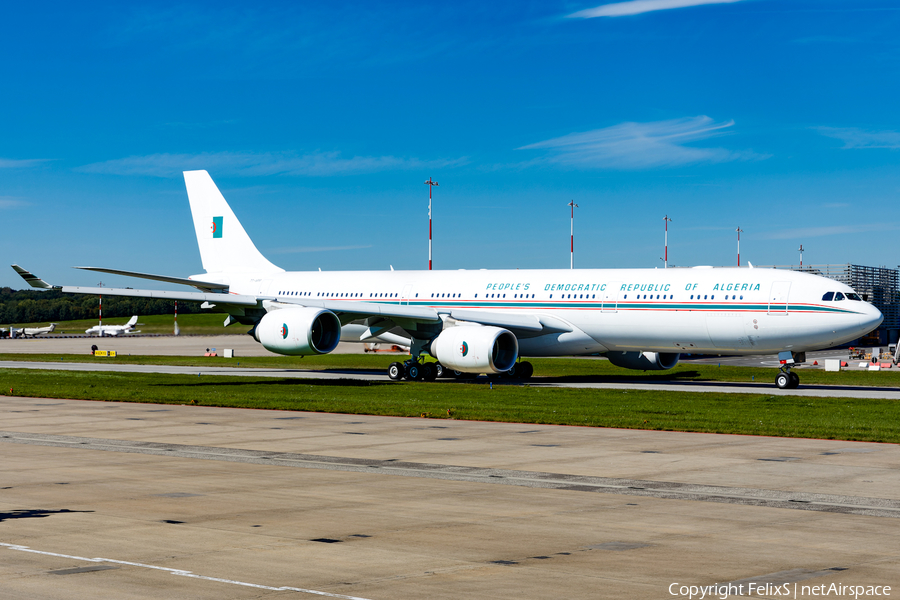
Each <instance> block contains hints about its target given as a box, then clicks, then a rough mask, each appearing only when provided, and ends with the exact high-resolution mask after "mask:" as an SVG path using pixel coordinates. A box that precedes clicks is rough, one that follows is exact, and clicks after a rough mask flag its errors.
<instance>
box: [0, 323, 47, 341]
mask: <svg viewBox="0 0 900 600" xmlns="http://www.w3.org/2000/svg"><path fill="white" fill-rule="evenodd" d="M57 325H59V323H50V325H48V326H47V327H19V328H16V327H10V328H9V337H12V338H20V337H26V338H33V337H35V336H38V335H44V334H45V333H53V331H54V330H55V329H56V326H57Z"/></svg>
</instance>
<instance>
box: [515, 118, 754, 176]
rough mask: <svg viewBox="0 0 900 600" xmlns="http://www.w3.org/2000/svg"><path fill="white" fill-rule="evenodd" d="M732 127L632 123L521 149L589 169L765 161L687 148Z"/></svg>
mask: <svg viewBox="0 0 900 600" xmlns="http://www.w3.org/2000/svg"><path fill="white" fill-rule="evenodd" d="M732 125H734V121H728V122H725V123H714V122H713V120H712V119H711V118H709V117H707V116H699V117H686V118H683V119H671V120H668V121H654V122H650V123H632V122H627V123H620V124H619V125H613V126H612V127H606V128H604V129H595V130H593V131H586V132H583V133H571V134H569V135H565V136H562V137H558V138H554V139H552V140H547V141H544V142H538V143H536V144H529V145H528V146H522V147H521V148H519V150H546V151H548V155H547V156H546V157H545V158H544V159H543V160H545V161H549V162H552V163H557V164H561V165H565V166H569V167H575V168H586V169H648V168H652V167H675V166H681V165H688V164H696V163H711V162H712V163H715V162H726V161H731V160H739V159H747V158H762V157H761V156H759V155H757V154H754V153H752V152H732V151H730V150H726V149H724V148H696V147H692V146H687V145H685V144H688V143H690V142H696V141H700V140H705V139H709V138H711V137H715V136H717V135H721V134H722V130H724V129H727V128H729V127H731V126H732Z"/></svg>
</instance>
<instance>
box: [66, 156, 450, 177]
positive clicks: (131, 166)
mask: <svg viewBox="0 0 900 600" xmlns="http://www.w3.org/2000/svg"><path fill="white" fill-rule="evenodd" d="M467 162H468V160H467V159H465V158H456V159H441V160H419V159H417V158H398V157H395V156H354V157H352V158H343V157H342V156H341V155H340V152H316V153H313V154H305V155H301V156H298V155H296V154H293V153H288V152H279V153H276V152H266V153H259V154H255V153H250V152H245V153H241V152H205V153H202V154H150V155H147V156H129V157H127V158H118V159H114V160H108V161H105V162H99V163H93V164H89V165H85V166H82V167H78V168H77V169H76V170H77V171H81V172H85V173H104V174H112V175H149V176H152V177H178V176H180V175H181V172H182V171H191V170H195V169H206V170H210V169H215V170H218V171H227V172H228V174H229V175H237V176H245V177H246V176H260V175H301V176H310V177H327V176H330V175H348V174H355V173H374V172H377V171H392V170H409V169H434V168H446V167H456V166H460V165H464V164H466V163H467Z"/></svg>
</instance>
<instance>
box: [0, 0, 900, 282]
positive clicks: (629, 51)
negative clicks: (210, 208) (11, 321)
mask: <svg viewBox="0 0 900 600" xmlns="http://www.w3.org/2000/svg"><path fill="white" fill-rule="evenodd" d="M25 4H27V3H19V4H17V5H10V6H7V7H5V9H4V10H5V14H4V20H5V21H6V23H7V24H8V27H7V28H6V30H5V32H4V36H3V37H2V38H0V48H2V52H3V56H4V57H5V58H4V61H3V62H2V64H0V72H2V94H0V107H2V111H0V115H2V117H0V119H2V123H3V128H2V135H0V223H2V225H0V228H2V229H0V230H2V234H0V254H2V256H3V260H4V261H5V263H4V264H10V263H13V262H17V263H19V264H22V265H23V266H25V267H26V268H28V269H31V270H33V271H34V272H35V273H37V274H38V275H39V276H41V277H43V278H45V279H47V280H49V281H51V282H52V283H66V284H84V285H95V284H97V283H98V282H99V281H100V280H101V279H102V280H103V282H104V285H125V284H126V282H128V281H131V280H125V279H121V278H115V277H112V276H109V277H100V276H98V275H97V274H90V273H83V272H79V271H75V270H72V269H71V268H70V267H71V266H74V265H92V266H106V267H113V268H126V269H133V270H139V271H145V272H153V273H165V274H172V275H188V274H193V273H198V272H201V271H202V269H201V266H200V260H199V255H198V252H197V247H196V242H195V239H194V237H193V228H192V224H191V220H190V211H189V207H188V202H187V197H186V194H185V191H184V182H183V180H182V179H181V176H180V172H181V171H182V170H187V169H206V170H208V171H209V172H210V174H211V175H212V177H213V179H214V180H215V181H216V182H217V184H218V185H219V187H220V189H221V190H222V191H223V193H224V195H225V197H226V198H227V199H228V200H229V202H230V203H231V205H232V208H233V209H234V211H235V213H236V214H237V216H238V218H240V219H241V221H242V222H243V224H244V226H245V228H246V229H247V230H248V232H249V233H250V235H251V237H252V238H253V239H254V241H255V242H256V244H257V246H258V247H259V248H260V250H261V251H262V252H263V253H264V254H266V255H267V256H268V257H269V258H270V259H271V260H272V261H273V262H274V263H276V264H278V265H279V266H282V267H284V268H286V269H291V270H304V269H316V268H319V267H321V268H322V269H325V270H337V269H365V270H370V269H387V268H389V265H393V266H394V268H396V269H418V268H426V267H427V258H428V255H427V253H428V246H427V225H428V222H427V218H428V213H427V205H428V187H427V186H425V185H423V182H424V181H425V180H426V179H428V177H433V178H434V179H436V180H437V181H438V182H439V183H440V187H438V188H436V189H435V224H434V228H435V240H434V255H435V267H436V268H445V269H459V268H469V269H475V268H567V267H568V264H569V254H568V242H569V240H568V236H569V208H568V206H567V203H568V202H569V201H571V200H575V202H577V203H578V204H579V205H580V206H579V208H578V209H577V211H576V223H575V228H576V266H578V267H585V268H587V267H591V268H594V267H596V268H605V267H651V268H652V267H658V266H660V267H661V266H662V261H661V260H660V257H661V256H662V255H663V217H664V216H665V215H669V217H671V218H672V219H673V221H672V223H671V224H670V226H669V258H670V261H669V262H670V265H679V266H689V265H697V264H712V265H733V264H734V263H735V260H736V257H735V254H736V233H735V228H737V227H741V228H742V229H743V230H744V232H743V234H742V236H741V254H742V260H743V261H746V260H750V261H752V262H753V263H754V264H760V265H763V264H791V263H796V262H798V260H799V255H798V252H797V248H798V247H799V246H800V244H803V246H804V248H805V249H806V252H805V253H804V263H808V264H814V263H841V262H854V263H858V264H866V265H889V266H896V265H897V264H898V262H900V256H898V253H897V251H896V250H895V246H896V244H895V242H894V240H895V239H896V238H897V237H898V233H900V217H898V210H900V208H898V206H900V169H898V166H900V113H898V111H897V109H896V107H897V98H898V91H900V86H898V82H900V81H898V74H900V38H898V36H897V35H896V32H897V31H900V3H897V2H879V1H869V0H856V1H853V2H851V1H845V2H839V1H829V0H816V1H792V0H780V1H779V0H732V1H722V0H720V1H716V0H639V1H635V2H621V3H606V4H603V3H596V2H572V1H570V2H552V1H544V2H521V1H520V2H508V3H502V2H492V3H485V2H454V3H433V4H432V3H426V2H381V3H351V2H344V3H339V2H334V3H306V2H299V3H294V2H291V3H287V2H286V3H261V4H260V5H259V6H256V7H252V8H251V7H248V6H247V5H246V3H235V4H230V3H227V2H216V3H208V4H203V3H177V4H167V3H140V4H134V5H131V4H130V3H109V4H103V3H93V4H89V5H87V6H80V5H73V4H71V3H54V4H50V5H35V6H33V7H32V6H25ZM0 285H9V286H12V287H14V288H21V287H23V285H24V283H23V282H22V281H21V280H20V279H19V278H18V277H17V276H16V275H15V273H14V272H13V271H12V269H9V268H8V267H0ZM130 285H134V283H133V281H132V282H131V283H130Z"/></svg>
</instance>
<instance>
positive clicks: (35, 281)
mask: <svg viewBox="0 0 900 600" xmlns="http://www.w3.org/2000/svg"><path fill="white" fill-rule="evenodd" d="M12 268H13V269H14V270H15V272H16V273H18V274H19V275H21V277H22V279H24V280H25V281H27V282H28V285H30V286H31V287H35V288H41V289H43V290H52V289H53V286H52V285H50V284H49V283H47V282H46V281H44V280H43V279H41V278H40V277H37V276H36V275H34V274H32V273H29V272H28V271H26V270H25V269H23V268H22V267H20V266H19V265H12Z"/></svg>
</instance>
